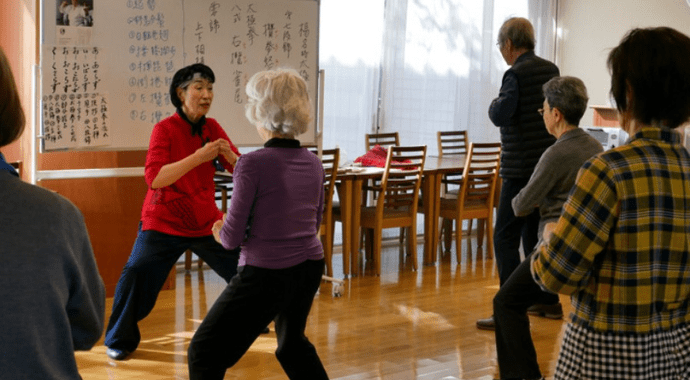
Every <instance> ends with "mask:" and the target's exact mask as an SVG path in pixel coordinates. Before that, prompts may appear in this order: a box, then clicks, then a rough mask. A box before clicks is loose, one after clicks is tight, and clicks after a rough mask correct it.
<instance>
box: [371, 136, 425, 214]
mask: <svg viewBox="0 0 690 380" xmlns="http://www.w3.org/2000/svg"><path fill="white" fill-rule="evenodd" d="M425 161H426V145H424V146H390V147H388V155H387V157H386V167H385V168H384V172H383V177H381V181H380V183H379V184H378V185H379V186H378V187H379V189H380V192H381V194H384V196H383V197H381V196H379V197H378V198H377V200H376V211H377V213H382V212H383V209H384V208H387V209H395V210H406V211H407V212H408V213H409V214H410V215H415V214H416V213H417V205H418V200H419V188H420V186H421V184H422V171H423V170H424V162H425Z"/></svg>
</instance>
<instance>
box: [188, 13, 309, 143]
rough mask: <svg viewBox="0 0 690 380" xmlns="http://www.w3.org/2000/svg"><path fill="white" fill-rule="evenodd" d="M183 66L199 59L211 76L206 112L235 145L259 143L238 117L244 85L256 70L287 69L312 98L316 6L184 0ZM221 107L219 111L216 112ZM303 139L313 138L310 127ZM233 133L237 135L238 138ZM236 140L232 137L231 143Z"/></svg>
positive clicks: (242, 118)
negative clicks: (210, 101)
mask: <svg viewBox="0 0 690 380" xmlns="http://www.w3.org/2000/svg"><path fill="white" fill-rule="evenodd" d="M185 20H186V21H185V22H186V23H187V24H188V26H187V31H186V33H185V37H184V38H185V44H184V46H185V47H186V53H187V62H186V63H187V64H191V63H204V64H206V65H208V66H209V67H211V69H212V70H214V72H215V74H216V83H215V84H214V87H213V90H214V93H215V96H214V104H213V106H212V108H211V111H210V112H209V116H210V117H214V118H216V119H217V120H218V121H219V122H220V124H221V126H223V128H225V130H226V132H227V133H228V136H229V137H230V139H232V140H233V142H235V144H237V145H252V144H253V145H261V144H262V143H263V142H262V140H261V138H260V137H259V136H258V134H257V133H256V128H255V127H254V126H252V125H250V124H249V122H248V121H247V120H246V119H245V117H244V105H245V103H246V94H245V87H246V85H247V82H248V81H249V78H251V76H252V75H254V74H255V73H257V72H259V71H262V70H270V69H275V68H291V69H295V70H297V71H298V72H299V73H300V75H301V76H302V78H304V79H305V81H306V82H307V88H308V90H309V94H310V96H311V97H312V100H313V101H314V103H313V104H314V108H315V101H316V96H317V92H316V87H317V72H318V54H317V53H318V52H317V46H318V33H317V31H318V8H317V7H316V2H313V1H269V0H263V1H258V0H253V1H252V0H228V1H222V0H196V1H194V3H193V4H192V3H191V2H185ZM219 108H222V113H218V111H219ZM309 128H310V129H309V131H310V132H311V135H310V134H309V132H307V134H305V137H306V138H309V137H311V138H312V139H313V138H314V126H313V125H312V126H310V127H309ZM238 132H239V133H241V134H242V135H243V136H242V137H241V138H238ZM235 140H238V141H235Z"/></svg>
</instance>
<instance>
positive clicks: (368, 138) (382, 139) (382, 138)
mask: <svg viewBox="0 0 690 380" xmlns="http://www.w3.org/2000/svg"><path fill="white" fill-rule="evenodd" d="M376 145H380V146H381V147H383V148H388V147H389V146H400V137H399V136H398V132H388V133H367V134H366V135H365V138H364V148H365V151H366V152H368V151H369V150H370V149H371V148H373V147H374V146H376Z"/></svg>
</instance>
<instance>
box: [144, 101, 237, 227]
mask: <svg viewBox="0 0 690 380" xmlns="http://www.w3.org/2000/svg"><path fill="white" fill-rule="evenodd" d="M219 138H222V139H225V140H228V141H230V139H229V138H228V135H227V134H226V133H225V131H224V130H223V128H221V126H220V125H219V124H218V122H216V120H215V119H211V118H207V119H206V125H204V127H203V131H202V135H201V136H198V135H195V136H192V128H191V126H190V125H189V123H187V122H186V121H184V120H183V119H182V118H181V117H180V115H178V114H177V113H175V114H173V115H172V116H170V117H168V118H166V119H163V120H161V121H160V122H159V123H157V124H156V125H155V126H154V128H153V132H152V133H151V140H150V142H149V150H148V153H147V154H146V171H145V179H146V183H147V184H148V186H149V189H148V191H147V193H146V199H145V200H144V206H143V208H142V211H141V222H142V228H141V229H142V230H155V231H158V232H163V233H166V234H170V235H176V236H186V237H199V236H207V235H211V227H212V226H213V223H214V222H215V221H216V220H219V219H221V218H222V216H223V214H222V213H221V211H220V210H218V206H217V205H216V198H215V184H214V182H213V176H214V174H215V172H216V168H215V167H214V165H213V161H209V162H205V163H203V164H201V165H199V166H197V167H196V168H194V169H192V170H190V171H189V172H188V173H187V174H185V175H184V176H182V177H181V178H180V179H178V180H177V181H176V182H175V183H173V184H172V185H169V186H165V187H162V188H158V189H152V188H151V183H152V182H153V180H154V179H155V178H156V176H157V175H158V172H159V171H160V170H161V168H162V167H163V166H164V165H167V164H169V163H173V162H177V161H179V160H181V159H183V158H185V157H187V156H189V155H191V154H193V153H194V152H195V151H196V150H197V149H199V148H201V147H202V146H203V144H204V143H205V142H207V141H215V140H217V139H219ZM230 145H231V147H232V150H233V152H235V154H237V155H238V156H239V155H240V152H239V151H238V150H237V147H235V145H234V144H233V143H232V142H231V141H230ZM220 162H221V164H222V165H223V166H224V167H225V168H226V169H227V170H229V171H232V169H233V168H232V166H231V165H230V163H228V162H227V161H226V160H225V159H224V158H223V157H222V156H221V157H220Z"/></svg>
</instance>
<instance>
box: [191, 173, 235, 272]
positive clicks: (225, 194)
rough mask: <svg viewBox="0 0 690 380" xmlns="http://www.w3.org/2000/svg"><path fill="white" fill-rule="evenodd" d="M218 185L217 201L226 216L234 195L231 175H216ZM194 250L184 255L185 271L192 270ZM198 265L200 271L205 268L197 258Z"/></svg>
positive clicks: (215, 180)
mask: <svg viewBox="0 0 690 380" xmlns="http://www.w3.org/2000/svg"><path fill="white" fill-rule="evenodd" d="M213 182H215V185H216V201H220V210H221V211H222V212H223V214H225V213H226V212H228V200H230V196H231V194H232V177H231V176H229V175H223V174H216V176H215V177H214V178H213ZM192 253H193V252H192V250H191V249H188V250H186V251H185V253H184V269H185V270H190V269H192ZM197 265H198V267H199V269H201V268H202V267H203V266H204V261H203V260H202V259H201V258H200V257H199V258H197Z"/></svg>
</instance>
